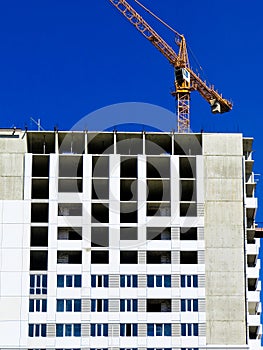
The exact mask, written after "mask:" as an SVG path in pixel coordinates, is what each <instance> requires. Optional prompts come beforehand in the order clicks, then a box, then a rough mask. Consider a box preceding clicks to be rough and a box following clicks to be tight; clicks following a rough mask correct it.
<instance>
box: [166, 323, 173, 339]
mask: <svg viewBox="0 0 263 350" xmlns="http://www.w3.org/2000/svg"><path fill="white" fill-rule="evenodd" d="M164 335H165V336H166V337H170V336H171V335H172V326H171V324H169V323H165V324H164Z"/></svg>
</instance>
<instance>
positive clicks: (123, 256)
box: [120, 250, 138, 264]
mask: <svg viewBox="0 0 263 350" xmlns="http://www.w3.org/2000/svg"><path fill="white" fill-rule="evenodd" d="M120 263H121V264H138V252H137V251H131V250H123V251H121V252H120Z"/></svg>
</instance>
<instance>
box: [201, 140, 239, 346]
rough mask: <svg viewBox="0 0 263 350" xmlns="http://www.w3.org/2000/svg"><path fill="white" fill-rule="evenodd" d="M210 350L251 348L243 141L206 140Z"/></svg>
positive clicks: (206, 256)
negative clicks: (217, 348)
mask: <svg viewBox="0 0 263 350" xmlns="http://www.w3.org/2000/svg"><path fill="white" fill-rule="evenodd" d="M203 154H204V169H205V172H204V194H205V225H204V226H205V244H206V252H205V264H206V305H207V308H206V319H207V334H206V336H207V344H208V345H221V344H222V345H240V346H241V345H244V344H246V320H245V314H246V311H245V304H246V303H245V292H244V291H245V279H244V227H243V178H242V155H243V150H242V135H241V134H204V135H203Z"/></svg>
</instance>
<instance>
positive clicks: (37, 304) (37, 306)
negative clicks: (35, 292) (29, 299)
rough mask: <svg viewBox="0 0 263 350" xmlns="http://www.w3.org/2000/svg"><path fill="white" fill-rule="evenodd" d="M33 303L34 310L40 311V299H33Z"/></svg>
mask: <svg viewBox="0 0 263 350" xmlns="http://www.w3.org/2000/svg"><path fill="white" fill-rule="evenodd" d="M35 303H36V311H38V312H39V311H40V300H36V301H35Z"/></svg>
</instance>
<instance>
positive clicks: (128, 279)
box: [126, 275, 131, 287]
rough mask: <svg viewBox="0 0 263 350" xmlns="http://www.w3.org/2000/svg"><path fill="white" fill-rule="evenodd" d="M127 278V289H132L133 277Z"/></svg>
mask: <svg viewBox="0 0 263 350" xmlns="http://www.w3.org/2000/svg"><path fill="white" fill-rule="evenodd" d="M126 278H127V287H131V276H129V275H128V276H126Z"/></svg>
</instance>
